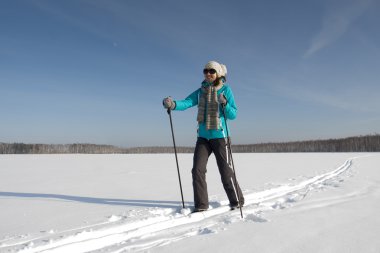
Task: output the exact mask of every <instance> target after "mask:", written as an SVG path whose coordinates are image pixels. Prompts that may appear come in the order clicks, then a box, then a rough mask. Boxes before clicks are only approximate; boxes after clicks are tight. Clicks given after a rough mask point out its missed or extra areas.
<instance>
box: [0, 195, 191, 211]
mask: <svg viewBox="0 0 380 253" xmlns="http://www.w3.org/2000/svg"><path fill="white" fill-rule="evenodd" d="M0 197H18V198H36V199H51V200H66V201H74V202H81V203H90V204H101V205H115V206H141V207H160V208H179V207H180V206H182V202H180V201H163V200H138V199H109V198H94V197H81V196H70V195H62V194H45V193H23V192H0ZM185 204H186V205H187V206H188V205H191V204H193V203H192V202H185Z"/></svg>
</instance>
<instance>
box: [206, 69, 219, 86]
mask: <svg viewBox="0 0 380 253" xmlns="http://www.w3.org/2000/svg"><path fill="white" fill-rule="evenodd" d="M203 74H204V75H205V80H206V82H208V83H212V82H214V81H215V80H216V71H215V70H214V69H204V70H203Z"/></svg>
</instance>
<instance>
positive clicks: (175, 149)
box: [168, 108, 185, 208]
mask: <svg viewBox="0 0 380 253" xmlns="http://www.w3.org/2000/svg"><path fill="white" fill-rule="evenodd" d="M168 114H169V119H170V127H171V129H172V137H173V145H174V154H175V161H176V163H177V172H178V180H179V188H180V190H181V198H182V207H183V208H185V201H184V200H183V192H182V183H181V174H180V172H179V165H178V157H177V147H176V145H175V138H174V130H173V121H172V114H171V110H170V108H168Z"/></svg>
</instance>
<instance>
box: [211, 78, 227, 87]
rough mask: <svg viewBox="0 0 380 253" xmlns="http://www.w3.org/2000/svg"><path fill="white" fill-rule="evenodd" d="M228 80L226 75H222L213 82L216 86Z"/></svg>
mask: <svg viewBox="0 0 380 253" xmlns="http://www.w3.org/2000/svg"><path fill="white" fill-rule="evenodd" d="M225 82H226V77H224V76H220V77H217V78H216V79H215V81H214V83H213V85H214V86H218V85H220V84H223V83H225Z"/></svg>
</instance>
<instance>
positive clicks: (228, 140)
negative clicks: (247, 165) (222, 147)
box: [222, 105, 243, 219]
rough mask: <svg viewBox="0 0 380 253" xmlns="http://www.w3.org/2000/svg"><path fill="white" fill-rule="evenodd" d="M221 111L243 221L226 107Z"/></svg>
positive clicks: (223, 106)
mask: <svg viewBox="0 0 380 253" xmlns="http://www.w3.org/2000/svg"><path fill="white" fill-rule="evenodd" d="M222 109H223V110H222V111H223V117H224V122H225V123H226V133H227V146H228V154H227V155H228V156H229V157H230V161H231V163H232V170H233V172H234V185H235V193H236V198H237V200H238V203H239V208H240V215H241V218H242V219H243V210H242V207H241V203H240V197H239V192H238V191H239V190H238V189H239V188H238V185H237V179H236V171H235V165H234V159H233V158H232V150H231V139H230V135H229V133H228V124H227V118H226V107H225V105H222Z"/></svg>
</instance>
